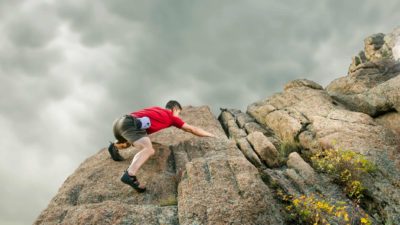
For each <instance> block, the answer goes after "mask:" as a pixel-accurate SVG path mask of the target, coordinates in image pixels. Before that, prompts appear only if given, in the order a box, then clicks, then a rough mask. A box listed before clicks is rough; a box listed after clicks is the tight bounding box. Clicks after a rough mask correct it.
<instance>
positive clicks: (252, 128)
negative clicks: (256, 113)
mask: <svg viewBox="0 0 400 225" xmlns="http://www.w3.org/2000/svg"><path fill="white" fill-rule="evenodd" d="M244 129H245V130H246V132H247V134H251V133H254V132H261V133H263V134H264V135H266V136H268V135H272V134H273V133H272V130H267V129H265V128H263V127H261V125H260V124H258V123H256V122H250V123H246V125H244Z"/></svg>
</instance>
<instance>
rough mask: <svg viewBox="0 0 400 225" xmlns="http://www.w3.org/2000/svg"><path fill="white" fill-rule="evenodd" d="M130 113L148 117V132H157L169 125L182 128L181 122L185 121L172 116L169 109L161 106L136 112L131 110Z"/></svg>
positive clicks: (138, 116)
mask: <svg viewBox="0 0 400 225" xmlns="http://www.w3.org/2000/svg"><path fill="white" fill-rule="evenodd" d="M131 115H132V116H134V117H137V118H140V117H144V116H147V117H149V119H150V122H151V126H150V127H149V128H148V129H147V133H148V134H151V133H154V132H157V131H159V130H162V129H164V128H167V127H170V126H175V127H177V128H182V126H183V124H184V123H185V122H183V120H182V119H181V118H179V117H176V116H174V115H173V114H172V111H171V110H169V109H164V108H161V107H150V108H145V109H142V110H139V111H136V112H132V113H131Z"/></svg>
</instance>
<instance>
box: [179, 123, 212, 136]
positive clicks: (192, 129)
mask: <svg viewBox="0 0 400 225" xmlns="http://www.w3.org/2000/svg"><path fill="white" fill-rule="evenodd" d="M182 130H184V131H186V132H190V133H192V134H194V135H197V136H200V137H215V135H214V134H211V133H209V132H207V131H205V130H203V129H201V128H199V127H195V126H192V125H189V124H187V123H185V124H183V126H182Z"/></svg>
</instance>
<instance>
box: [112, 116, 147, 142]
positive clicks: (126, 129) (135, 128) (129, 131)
mask: <svg viewBox="0 0 400 225" xmlns="http://www.w3.org/2000/svg"><path fill="white" fill-rule="evenodd" d="M139 127H140V121H139V120H138V119H136V118H135V117H133V116H131V115H124V116H122V117H121V118H118V119H116V120H115V121H114V123H113V132H114V136H115V138H116V139H117V141H118V142H120V143H125V142H129V143H133V142H135V141H137V140H139V139H140V138H142V137H147V132H146V130H142V129H140V128H139Z"/></svg>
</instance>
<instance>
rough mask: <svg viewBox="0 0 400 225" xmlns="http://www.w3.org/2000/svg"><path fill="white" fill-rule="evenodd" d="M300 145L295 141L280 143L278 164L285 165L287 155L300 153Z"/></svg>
mask: <svg viewBox="0 0 400 225" xmlns="http://www.w3.org/2000/svg"><path fill="white" fill-rule="evenodd" d="M301 148H302V147H301V145H300V143H298V142H295V141H282V142H281V144H280V145H279V163H280V164H285V163H286V161H287V158H288V155H289V154H290V153H292V152H300V150H301Z"/></svg>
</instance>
